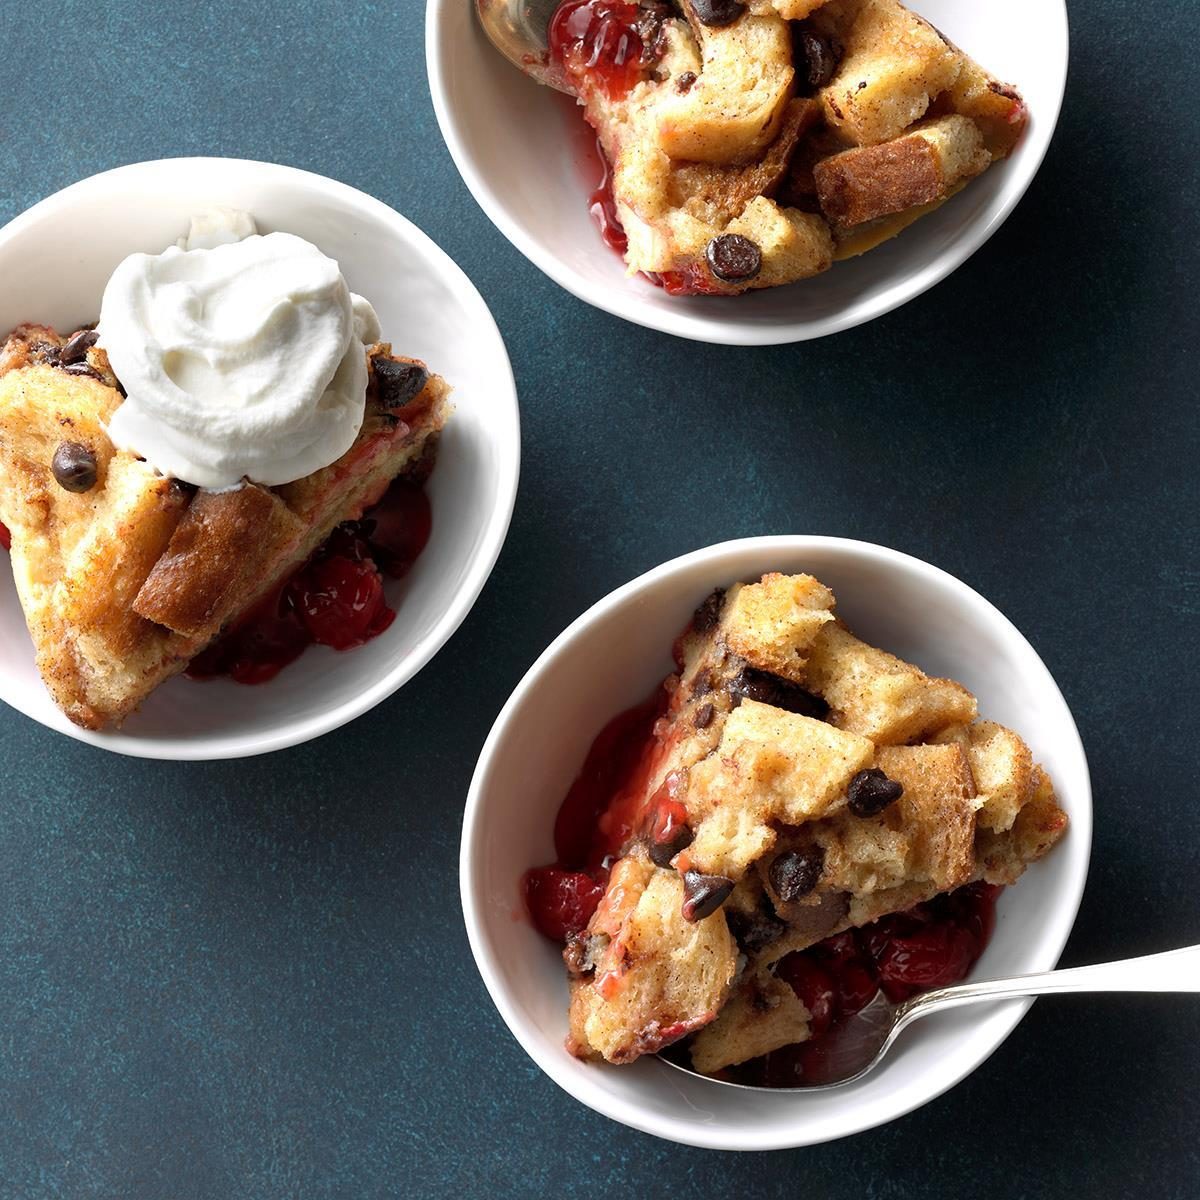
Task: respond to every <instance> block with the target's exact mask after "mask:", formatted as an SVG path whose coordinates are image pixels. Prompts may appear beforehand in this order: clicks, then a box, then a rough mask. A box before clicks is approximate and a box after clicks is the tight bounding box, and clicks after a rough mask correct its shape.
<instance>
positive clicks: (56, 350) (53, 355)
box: [28, 341, 62, 366]
mask: <svg viewBox="0 0 1200 1200" xmlns="http://www.w3.org/2000/svg"><path fill="white" fill-rule="evenodd" d="M28 351H29V356H30V358H33V359H36V360H37V361H38V362H44V363H49V364H50V365H51V366H54V365H56V364H57V363H58V358H59V355H60V354H62V348H61V347H60V346H56V345H55V344H54V343H53V342H41V341H38V342H30V343H29V345H28Z"/></svg>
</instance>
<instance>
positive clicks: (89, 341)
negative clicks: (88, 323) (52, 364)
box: [58, 329, 100, 366]
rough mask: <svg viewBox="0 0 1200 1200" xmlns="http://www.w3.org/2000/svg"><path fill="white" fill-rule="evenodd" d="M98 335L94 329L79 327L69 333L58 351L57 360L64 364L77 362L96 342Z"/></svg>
mask: <svg viewBox="0 0 1200 1200" xmlns="http://www.w3.org/2000/svg"><path fill="white" fill-rule="evenodd" d="M99 336H100V335H99V334H98V333H97V332H96V331H95V330H94V329H81V330H79V331H78V332H77V333H73V334H71V336H70V337H69V338H67V341H66V343H65V345H64V346H63V348H62V349H61V350H60V351H59V352H58V361H59V362H60V363H62V364H63V366H66V365H67V364H68V363H75V362H79V361H80V360H81V359H83V358H85V357H86V355H87V352H88V351H89V350H90V349H91V348H92V347H93V346H94V345H95V344H96V339H97V338H98V337H99Z"/></svg>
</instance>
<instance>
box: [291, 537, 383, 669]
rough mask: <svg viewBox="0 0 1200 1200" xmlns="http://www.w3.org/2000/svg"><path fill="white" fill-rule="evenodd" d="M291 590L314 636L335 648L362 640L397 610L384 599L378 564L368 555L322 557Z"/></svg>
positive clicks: (301, 575)
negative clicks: (366, 557) (392, 608)
mask: <svg viewBox="0 0 1200 1200" xmlns="http://www.w3.org/2000/svg"><path fill="white" fill-rule="evenodd" d="M292 591H293V595H294V596H295V598H296V607H297V609H298V611H299V613H300V617H301V619H302V620H303V621H304V624H305V625H306V626H307V627H308V631H309V633H310V634H312V638H313V641H315V642H318V643H319V644H320V645H322V646H332V647H333V648H334V649H335V650H348V649H350V647H351V646H361V645H362V643H363V642H365V641H367V640H368V639H369V638H372V637H374V636H375V635H376V634H378V633H382V632H383V630H385V629H386V628H387V627H388V626H389V625H390V624H391V623H392V619H393V618H394V617H395V615H396V614H395V613H394V612H393V611H392V610H391V609H390V608H388V606H387V604H386V603H385V602H384V599H383V578H382V576H381V575H380V574H379V568H378V567H376V566H375V564H374V563H373V562H371V561H370V560H368V559H353V558H347V557H344V556H343V555H341V554H334V555H332V556H330V557H329V558H323V559H320V560H318V561H316V562H313V563H311V564H310V565H309V566H308V567H307V568H306V569H305V570H304V571H302V572H301V574H300V575H299V576H297V578H296V579H295V580H294V581H293V583H292Z"/></svg>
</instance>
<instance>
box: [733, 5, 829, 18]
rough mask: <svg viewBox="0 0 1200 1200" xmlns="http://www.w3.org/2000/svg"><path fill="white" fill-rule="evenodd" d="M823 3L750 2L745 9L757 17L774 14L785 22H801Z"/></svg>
mask: <svg viewBox="0 0 1200 1200" xmlns="http://www.w3.org/2000/svg"><path fill="white" fill-rule="evenodd" d="M825 2H826V0H750V2H749V3H748V4H747V5H746V7H747V8H749V10H750V11H751V12H752V13H756V14H759V15H761V14H764V13H771V12H776V13H778V14H779V15H780V16H781V17H782V18H783V19H784V20H785V21H803V20H804V18H805V17H809V16H811V15H812V14H813V13H814V12H816V11H817V9H818V8H820V7H821V5H822V4H824V3H825Z"/></svg>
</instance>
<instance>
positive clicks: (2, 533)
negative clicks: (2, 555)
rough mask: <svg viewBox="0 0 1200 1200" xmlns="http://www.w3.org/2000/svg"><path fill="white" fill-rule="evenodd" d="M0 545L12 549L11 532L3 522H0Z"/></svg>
mask: <svg viewBox="0 0 1200 1200" xmlns="http://www.w3.org/2000/svg"><path fill="white" fill-rule="evenodd" d="M0 546H3V547H4V548H5V550H11V549H12V534H11V533H9V531H8V526H7V525H4V524H0Z"/></svg>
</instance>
